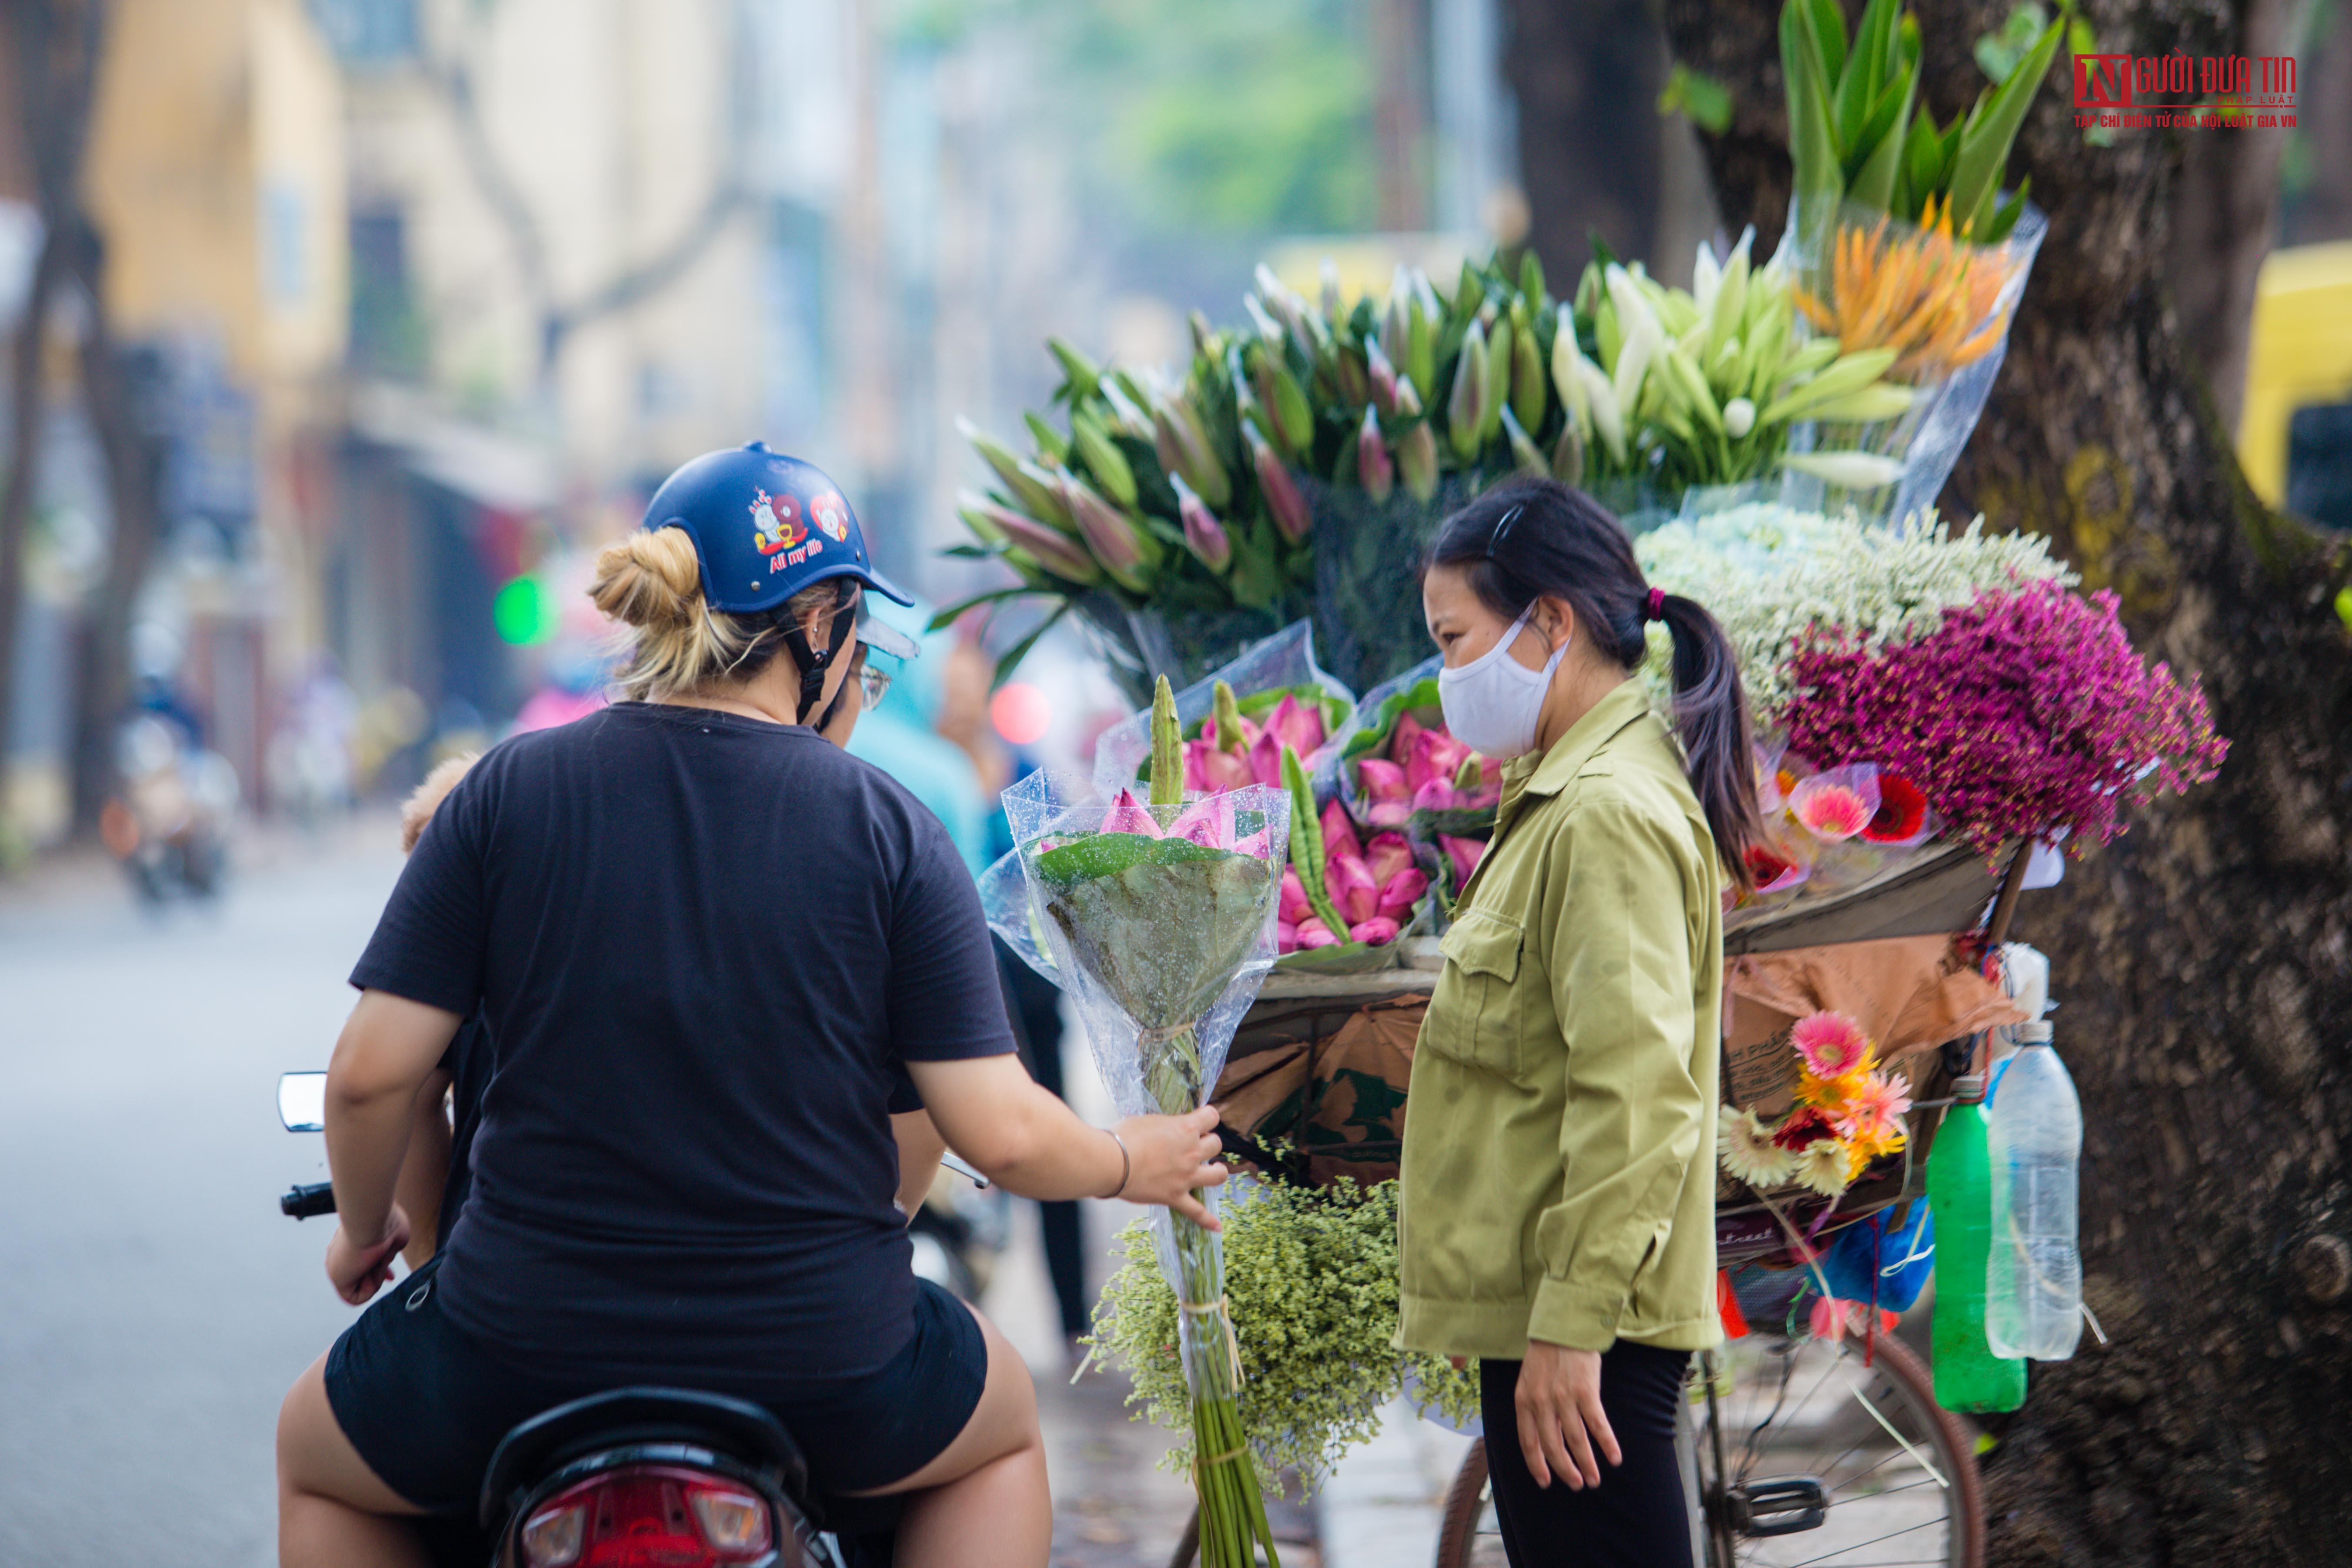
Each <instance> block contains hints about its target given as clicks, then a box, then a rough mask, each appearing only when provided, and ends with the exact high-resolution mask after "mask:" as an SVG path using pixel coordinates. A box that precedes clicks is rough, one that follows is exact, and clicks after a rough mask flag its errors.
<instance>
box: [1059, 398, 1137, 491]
mask: <svg viewBox="0 0 2352 1568" xmlns="http://www.w3.org/2000/svg"><path fill="white" fill-rule="evenodd" d="M1070 446H1071V447H1072V448H1073V449H1074V450H1075V451H1076V453H1077V454H1078V456H1079V458H1082V459H1083V460H1084V461H1085V463H1086V465H1087V472H1089V473H1091V474H1093V475H1094V477H1095V480H1096V482H1097V483H1098V484H1100V485H1101V486H1102V488H1103V489H1104V490H1105V491H1106V492H1108V494H1109V496H1110V498H1111V499H1112V500H1115V501H1117V502H1118V504H1119V505H1121V506H1125V507H1131V506H1133V505H1134V504H1135V497H1136V489H1135V470H1134V469H1133V468H1130V467H1129V465H1128V461H1127V454H1126V453H1124V452H1122V451H1120V450H1119V449H1118V447H1117V446H1116V445H1115V444H1114V443H1113V442H1112V441H1111V438H1110V437H1109V436H1108V434H1106V433H1105V431H1104V430H1103V427H1102V426H1101V424H1100V423H1099V422H1097V420H1096V418H1095V417H1094V416H1093V415H1091V414H1088V413H1087V412H1086V411H1085V410H1084V409H1081V408H1075V407H1074V408H1072V409H1071V411H1070Z"/></svg>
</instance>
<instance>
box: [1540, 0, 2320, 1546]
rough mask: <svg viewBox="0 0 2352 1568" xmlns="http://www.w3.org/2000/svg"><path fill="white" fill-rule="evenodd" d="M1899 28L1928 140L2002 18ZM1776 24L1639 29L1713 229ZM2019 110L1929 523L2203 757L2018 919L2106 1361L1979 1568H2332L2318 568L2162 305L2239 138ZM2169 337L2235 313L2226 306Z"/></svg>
mask: <svg viewBox="0 0 2352 1568" xmlns="http://www.w3.org/2000/svg"><path fill="white" fill-rule="evenodd" d="M1915 8H1916V11H1917V13H1918V16H1919V20H1920V24H1921V26H1922V28H1923V30H1924V33H1925V36H1926V43H1927V50H1926V71H1927V92H1928V98H1929V100H1930V101H1931V102H1932V103H1933V104H1934V106H1935V109H1936V111H1937V115H1938V117H1939V119H1948V117H1949V116H1950V115H1951V114H1952V113H1953V112H1955V111H1956V110H1960V109H1963V108H1965V106H1966V104H1967V103H1968V101H1969V100H1971V99H1973V98H1974V96H1975V94H1976V92H1977V91H1978V90H1979V88H1980V87H1981V86H1982V85H1983V80H1982V79H1981V77H1980V76H1979V74H1978V73H1977V71H1976V68H1975V67H1974V65H1973V64H1972V63H1971V60H1970V53H1969V51H1970V47H1971V45H1972V43H1973V41H1974V40H1975V38H1976V37H1978V36H1979V34H1981V33H1983V32H1985V31H1987V30H1989V29H1990V28H1991V27H1993V26H1997V25H1998V24H1999V23H2000V20H2001V17H2002V16H2003V15H2004V14H2005V13H2006V12H2007V11H2008V10H2009V5H2008V4H2007V0H1915ZM2261 9H2262V0H2241V4H2239V5H2231V4H2230V3H2228V0H2142V3H2140V4H2137V5H2131V6H2129V7H2126V6H2125V5H2122V4H2120V3H2114V4H2107V3H2101V0H2092V4H2091V5H2090V6H2089V10H2090V13H2091V16H2092V19H2093V21H2094V22H2095V25H2096V26H2097V28H2098V31H2099V37H2100V39H2101V47H2103V48H2106V49H2112V50H2126V49H2127V50H2129V51H2130V52H2132V53H2134V54H2139V55H2148V54H2165V53H2168V52H2171V51H2173V50H2174V49H2176V48H2178V49H2179V50H2180V51H2182V52H2185V53H2187V54H2189V55H2190V56H2192V57H2195V56H2203V55H2212V54H2224V53H2227V54H2241V53H2260V52H2263V51H2262V49H2261V47H2260V46H2259V44H2256V45H2255V46H2254V47H2251V48H2250V47H2249V42H2250V40H2249V34H2248V21H2249V17H2248V13H2249V12H2259V11H2260V10H2261ZM1778 12H1779V5H1778V4H1777V0H1668V4H1667V5H1666V17H1667V30H1668V36H1669V39H1670V41H1671V42H1672V44H1673V46H1674V47H1675V52H1676V54H1677V56H1678V58H1681V59H1682V60H1684V61H1685V63H1687V64H1688V65H1690V66H1691V67H1692V68H1695V69H1697V70H1702V71H1705V72H1706V73H1707V74H1708V75H1710V76H1713V77H1715V78H1716V79H1718V80H1720V81H1722V82H1723V83H1725V84H1726V85H1727V87H1728V88H1730V89H1731V91H1732V93H1733V96H1734V99H1735V101H1736V110H1735V117H1734V121H1733V124H1732V127H1731V129H1730V131H1729V132H1727V134H1726V135H1725V136H1723V137H1721V138H1709V139H1707V143H1708V144H1707V153H1708V157H1709V163H1710V169H1711V173H1712V174H1713V176H1714V179H1715V182H1716V189H1717V201H1718V204H1719V205H1720V207H1721V210H1722V211H1723V214H1724V216H1725V220H1726V223H1727V225H1729V226H1737V225H1738V224H1739V223H1741V222H1742V221H1745V220H1746V219H1748V218H1749V217H1751V216H1752V217H1753V218H1754V219H1755V220H1756V222H1757V223H1758V226H1759V229H1763V230H1766V231H1768V232H1771V233H1777V230H1778V227H1779V226H1780V219H1781V217H1782V216H1783V215H1784V213H1785V208H1786V201H1787V192H1788V186H1789V166H1788V160H1787V155H1786V153H1785V141H1784V138H1785V124H1784V113H1783V109H1782V96H1781V84H1780V63H1779V58H1778V47H1777V43H1776V41H1775V32H1774V29H1775V24H1776V20H1777V16H1778ZM2257 19H2259V18H2257ZM2053 76H2054V77H2056V78H2058V81H2057V83H2056V85H2053V86H2051V87H2049V88H2046V89H2044V91H2043V93H2042V97H2041V98H2040V99H2038V100H2037V101H2036V103H2035V106H2034V109H2033V111H2032V115H2031V117H2030V118H2029V121H2028V122H2027V125H2026V128H2025V132H2024V133H2023V135H2022V136H2021V139H2020V142H2019V146H2018V151H2017V153H2016V154H2015V155H2014V156H2013V157H2012V159H2011V172H2012V174H2017V173H2022V172H2027V171H2030V172H2031V174H2032V178H2033V194H2034V195H2035V197H2036V199H2037V200H2038V201H2040V202H2041V203H2042V205H2044V206H2045V207H2046V208H2047V209H2048V211H2049V212H2050V215H2051V229H2050V235H2049V237H2048V239H2047V240H2046V241H2045V243H2044V244H2043V246H2042V253H2041V257H2040V259H2039V261H2038V262H2037V263H2036V265H2035V268H2034V271H2033V277H2032V284H2031V286H2030V287H2029V288H2028V289H2027V290H2026V294H2025V300H2024V303H2023V305H2022V307H2021V310H2019V313H2018V317H2017V321H2016V325H2015V329H2014V331H2013V333H2012V335H2011V344H2010V351H2009V358H2008V363H2007V364H2006V365H2005V366H2004V368H2003V370H2002V373H2001V376H2000V384H1999V385H1998V386H1997V388H1996V389H1995V392H1994V395H1993V398H1992V402H1991V404H1990V407H1989V408H1988V409H1987V411H1986V414H1985V417H1984V420H1983V423H1982V424H1981V425H1980V426H1979V428H1978V431H1977V434H1976V437H1975V439H1974V440H1973V441H1972V442H1971V443H1970V445H1969V449H1968V451H1967V453H1966V454H1965V456H1964V457H1963V458H1962V460H1961V463H1960V466H1959V468H1958V470H1957V471H1956V472H1955V474H1954V475H1953V478H1952V481H1951V483H1950V485H1949V487H1948V489H1947V492H1946V495H1945V497H1944V500H1945V502H1946V510H1947V512H1948V513H1950V514H1953V515H1958V516H1961V517H1966V516H1967V515H1969V513H1971V512H1974V511H1977V510H1982V511H1984V512H1985V513H1986V514H1987V515H1988V517H1989V518H1990V521H1992V522H1993V524H1994V525H1995V526H1997V527H2004V528H2032V529H2035V530H2038V531H2042V532H2044V533H2047V534H2048V535H2049V536H2050V537H2051V538H2052V539H2053V541H2054V542H2056V543H2057V545H2058V546H2059V548H2060V549H2061V550H2062V551H2063V552H2064V553H2065V554H2066V555H2067V557H2068V558H2069V559H2071V560H2072V561H2073V562H2074V563H2075V564H2076V565H2077V566H2079V567H2080V568H2081V570H2082V572H2083V574H2084V579H2085V582H2086V584H2087V585H2088V586H2091V587H2112V588H2114V589H2116V591H2117V592H2118V593H2119V594H2120V595H2121V596H2122V600H2123V605H2124V612H2125V616H2126V620H2127V622H2128V623H2129V625H2130V626H2131V627H2132V629H2133V632H2134V635H2135V637H2137V639H2138V640H2139V642H2140V644H2141V646H2142V647H2144V648H2146V649H2147V650H2149V651H2150V652H2152V653H2153V654H2155V655H2156V656H2158V657H2160V658H2166V659H2169V660H2171V661H2172V662H2173V663H2174V665H2175V666H2176V667H2178V668H2183V669H2187V670H2191V671H2194V672H2196V673H2197V674H2198V675H2199V676H2200V678H2201V679H2202V680H2203V682H2204V685H2205V689H2206V691H2207V692H2208V694H2209V695H2210V698H2211V700H2212V705H2213V713H2214V718H2215V720H2216V721H2217V723H2218V724H2219V726H2220V728H2221V731H2222V732H2223V733H2224V734H2226V735H2228V736H2229V737H2230V738H2231V742H2232V746H2231V754H2230V759H2229V763H2228V764H2227V766H2226V767H2225V768H2224V770H2223V772H2222V773H2221V778H2220V779H2219V780H2218V781H2217V782H2215V783H2214V784H2211V785H2210V786H2207V787H2206V788H2204V789H2201V790H2200V791H2198V792H2196V793H2195V794H2194V795H2191V796H2189V798H2188V799H2186V800H2174V801H2168V802H2166V803H2163V804H2162V805H2158V806H2157V807H2154V808H2152V809H2149V810H2147V811H2144V812H2142V813H2141V814H2140V815H2139V817H2138V820H2137V826H2135V827H2134V828H2133V830H2132V831H2131V833H2130V834H2128V835H2127V836H2126V837H2124V838H2122V839H2119V840H2118V841H2117V842H2116V843H2115V844H2114V845H2112V846H2109V847H2107V848H2105V849H2103V850H2099V851H2095V852H2094V853H2093V854H2092V855H2091V856H2089V858H2086V859H2085V860H2084V861H2082V862H2080V863H2078V864H2076V865H2075V866H2074V867H2073V868H2072V869H2071V871H2070V873H2069V875H2068V877H2067V879H2066V881H2065V883H2064V885H2063V887H2061V888H2059V889H2056V890H2054V891H2053V892H2048V893H2042V894H2037V895H2034V897H2033V898H2032V899H2030V900H2028V901H2027V903H2026V904H2025V906H2024V907H2023V908H2022V909H2021V910H2020V917H2019V934H2020V936H2021V938H2022V939H2023V940H2027V941H2032V942H2039V943H2040V944H2041V945H2042V946H2044V947H2045V948H2047V949H2048V951H2049V952H2050V956H2051V960H2052V965H2053V975H2052V985H2053V991H2054V992H2055V993H2056V994H2058V995H2060V996H2062V997H2063V999H2064V1001H2065V1004H2066V1005H2065V1007H2064V1009H2063V1011H2062V1012H2061V1013H2059V1014H2058V1016H2057V1024H2058V1028H2059V1033H2060V1046H2061V1048H2062V1049H2063V1051H2064V1052H2065V1055H2066V1057H2067V1060H2068V1064H2069V1066H2070V1068H2072V1070H2073V1072H2074V1079H2075V1082H2076V1085H2077V1086H2078V1088H2079V1089H2080V1091H2081V1094H2082V1098H2083V1109H2084V1124H2085V1129H2086V1131H2085V1139H2084V1155H2083V1185H2082V1241H2083V1258H2084V1294H2085V1297H2086V1299H2087V1300H2088V1301H2089V1303H2090V1305H2091V1306H2092V1308H2093V1309H2094V1310H2095V1311H2096V1312H2097V1313H2098V1315H2099V1318H2100V1320H2101V1321H2102V1322H2103V1323H2104V1324H2105V1329H2106V1331H2107V1333H2108V1334H2110V1335H2111V1336H2113V1341H2114V1342H2113V1343H2112V1344H2111V1345H2109V1346H2106V1347H2105V1348H2102V1347H2100V1346H2099V1345H2097V1344H2096V1343H2095V1342H2093V1341H2091V1340H2090V1339H2089V1338H2087V1337H2086V1339H2085V1341H2084V1347H2083V1349H2082V1350H2081V1351H2080V1352H2078V1353H2077V1355H2076V1356H2075V1358H2074V1360H2073V1361H2072V1362H2069V1363H2063V1364H2049V1365H2036V1366H2035V1367H2034V1368H2033V1374H2032V1375H2033V1384H2034V1386H2033V1391H2032V1395H2031V1397H2030V1398H2029V1399H2028V1401H2027V1403H2026V1405H2025V1407H2024V1409H2023V1410H2021V1411H2020V1412H2019V1413H2018V1414H2017V1415H2014V1416H2011V1417H2006V1418H1996V1419H1994V1420H1992V1421H1990V1422H1989V1423H1988V1426H1990V1428H1991V1429H1992V1431H1993V1432H1994V1435H1995V1436H1997V1437H1998V1438H1999V1439H2000V1442H1999V1446H1998V1447H1995V1448H1994V1449H1993V1450H1992V1451H1991V1452H1990V1454H1989V1456H1988V1457H1987V1458H1986V1460H1985V1470H1986V1475H1987V1478H1988V1484H1989V1490H1990V1517H1991V1521H1992V1535H1991V1544H1992V1560H1993V1561H1994V1562H1995V1563H2003V1564H2017V1563H2033V1564H2042V1563H2051V1564H2056V1563H2100V1564H2116V1565H2124V1568H2135V1565H2138V1564H2149V1565H2154V1564H2158V1563H2164V1564H2175V1563H2210V1564H2215V1565H2217V1568H2218V1565H2220V1564H2235V1563H2263V1564H2280V1565H2287V1564H2314V1565H2316V1564H2320V1563H2340V1562H2342V1561H2343V1560H2344V1551H2345V1547H2344V1542H2345V1541H2346V1540H2347V1537H2352V1444H2347V1442H2345V1441H2344V1437H2343V1434H2344V1411H2345V1409H2346V1408H2347V1401H2352V1247H2347V1239H2352V1149H2347V1130H2352V1049H2347V1046H2352V1026H2347V1019H2352V809H2347V803H2348V802H2352V658H2347V650H2346V636H2345V627H2344V626H2342V625H2341V624H2339V622H2338V620H2337V618H2336V615H2335V613H2334V612H2333V610H2332V609H2331V607H2330V601H2331V599H2332V598H2333V596H2334V595H2335V593H2336V590H2337V588H2338V587H2339V586H2340V585H2342V584H2344V583H2345V582H2346V580H2347V575H2352V559H2347V557H2348V556H2352V552H2347V547H2346V545H2345V544H2344V543H2343V542H2341V541H2340V540H2330V539H2324V538H2322V537H2321V536H2320V535H2318V534H2317V533H2315V531H2312V530H2310V529H2308V528H2305V527H2304V526H2303V525H2301V524H2298V523H2295V522H2293V521H2289V520H2286V519H2284V518H2281V517H2279V516H2276V515H2274V514H2273V513H2271V512H2269V511H2267V510H2264V509H2263V507H2262V506H2261V504H2260V503H2259V502H2257V501H2256V500H2255V499H2254V497H2253V496H2252V493H2251V492H2250V491H2249V490H2248V489H2247V488H2246V485H2245V481H2244V479H2243V478H2242V475H2241V474H2240V472H2239V469H2238V466H2237V462H2236V459H2235V457H2234V454H2233V452H2232V449H2231V441H2230V439H2229V435H2228V432H2227V429H2226V427H2225V426H2223V425H2222V423H2221V421H2220V420H2219V419H2218V418H2217V417H2216V415H2215V410H2214V405H2213V400H2212V398H2211V396H2210V393H2209V392H2208V390H2207V388H2206V386H2205V384H2203V382H2202V381H2201V380H2200V377H2199V376H2198V375H2197V374H2195V372H2194V371H2193V370H2192V368H2191V365H2192V361H2191V360H2190V357H2189V352H2188V349H2187V346H2186V344H2187V338H2188V336H2189V334H2188V333H2187V332H2185V331H2184V329H2183V326H2182V323H2181V321H2180V318H2179V314H2178V313H2177V312H2176V310H2175V309H2174V306H2173V303H2172V301H2171V300H2170V299H2168V295H2167V292H2166V288H2165V284H2166V281H2167V276H2168V271H2167V269H2168V259H2169V258H2170V257H2171V255H2172V254H2173V247H2172V244H2171V235H2170V232H2169V220H2170V215H2171V212H2172V205H2171V196H2172V195H2173V193H2174V191H2175V188H2176V181H2177V178H2178V175H2179V166H2180V162H2181V156H2182V149H2183V146H2184V145H2185V144H2189V143H2190V142H2192V141H2194V140H2195V139H2222V138H2248V137H2252V136H2256V135H2259V134H2264V133H2262V132H2251V131H2228V130H2201V131H2185V132H2160V131H2129V130H2126V131H2118V132H2116V143H2115V145H2114V146H2112V147H2109V148H2097V147H2090V146H2086V145H2084V142H2083V140H2082V135H2081V132H2079V131H2077V130H2076V129H2075V127H2074V123H2073V118H2072V110H2071V106H2070V102H2069V100H2068V96H2067V93H2066V90H2065V85H2064V79H2063V78H2064V72H2063V62H2062V68H2061V70H2060V71H2058V72H2053ZM2203 155H2205V154H2201V153H2200V156H2203ZM2213 155H2215V156H2221V155H2223V154H2213ZM2241 155H2242V156H2245V157H2247V159H2248V161H2249V162H2252V161H2253V160H2252V155H2251V154H2250V153H2241ZM1529 188H1530V189H1531V190H1540V189H1542V188H1544V187H1543V186H1542V185H1541V184H1539V183H1538V182H1537V181H1534V180H1530V181H1529ZM2244 194H2247V195H2259V193H2244ZM2209 216H2210V218H2211V220H2212V227H2211V229H2210V238H2211V240H2212V241H2213V242H2214V244H2213V245H2211V246H2209V247H2206V248H2207V249H2208V253H2209V254H2229V255H2235V254H2237V253H2238V251H2237V247H2238V246H2239V244H2240V242H2241V241H2244V240H2246V239H2247V231H2248V230H2250V229H2252V227H2254V226H2267V225H2268V223H2269V222H2270V212H2269V208H2268V206H2267V204H2266V203H2265V202H2263V201H2252V202H2247V203H2244V204H2239V203H2237V202H2234V201H2233V202H2231V204H2229V205H2228V206H2227V207H2226V208H2225V209H2223V210H2221V211H2218V212H2213V213H2210V215H2209ZM2248 242H2249V243H2251V242H2250V241H2248ZM2201 281H2203V282H2205V283H2206V284H2208V285H2209V286H2210V284H2211V283H2212V282H2214V281H2215V279H2210V278H2206V279H2201ZM2200 309H2201V310H2223V309H2227V310H2232V311H2235V312H2238V313H2239V314H2240V315H2242V313H2243V311H2244V309H2245V305H2244V302H2243V300H2242V299H2241V298H2239V297H2238V294H2237V292H2236V291H2235V290H2234V289H2221V290H2220V291H2219V292H2217V293H2213V294H2211V295H2209V297H2208V302H2206V303H2204V304H2201V305H2200ZM2228 325H2229V326H2230V327H2231V330H2233V331H2237V332H2238V333H2240V334H2241V335H2242V332H2243V330H2244V328H2243V322H2242V321H2235V322H2232V323H2229V324H2228ZM2203 330H2204V329H2203V326H2202V324H2200V333H2201V332H2202V331H2203Z"/></svg>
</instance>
